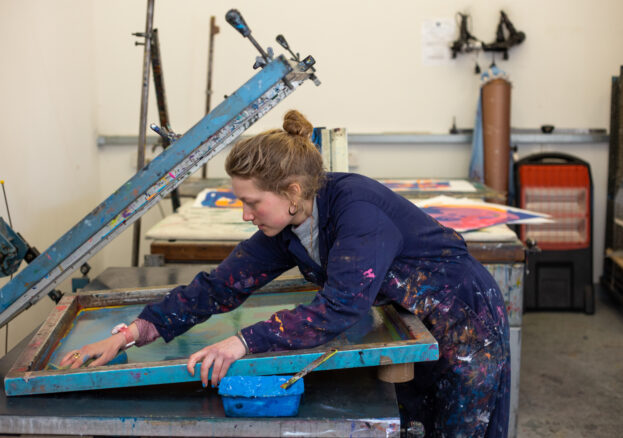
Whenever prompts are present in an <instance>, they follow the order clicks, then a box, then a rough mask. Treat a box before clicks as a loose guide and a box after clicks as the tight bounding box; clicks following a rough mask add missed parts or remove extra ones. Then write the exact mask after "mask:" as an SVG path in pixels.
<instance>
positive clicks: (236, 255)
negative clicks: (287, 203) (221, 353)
mask: <svg viewBox="0 0 623 438" xmlns="http://www.w3.org/2000/svg"><path fill="white" fill-rule="evenodd" d="M292 266H294V261H293V260H292V258H291V256H290V255H289V253H288V252H287V250H286V248H285V246H284V244H283V243H281V241H280V239H279V238H269V237H266V236H265V235H264V233H262V232H259V231H258V232H257V233H255V234H254V235H253V236H252V237H251V238H250V239H249V240H246V241H244V242H242V243H240V244H239V245H238V246H236V248H235V249H234V250H233V251H232V253H231V254H230V255H229V256H228V257H227V258H226V259H225V260H223V262H222V263H221V264H220V265H219V266H218V267H217V268H216V269H214V270H213V271H212V272H211V273H210V274H208V273H206V272H200V273H199V274H197V276H195V278H194V279H193V281H192V282H191V283H190V284H188V285H186V286H178V287H176V288H175V289H173V290H171V291H170V292H169V293H168V294H167V295H166V296H165V297H164V299H163V300H162V301H160V302H158V303H154V304H149V305H147V306H145V308H144V309H143V311H142V312H141V313H140V315H139V316H138V318H141V319H144V320H146V321H149V322H151V323H152V324H154V326H155V327H156V329H157V330H158V333H159V334H160V336H162V337H163V338H164V340H165V341H167V342H169V341H170V340H171V339H173V338H174V337H176V336H178V335H180V334H182V333H184V332H186V331H187V330H189V329H190V328H191V327H193V326H194V325H195V324H199V323H201V322H203V321H205V320H206V319H208V318H209V317H210V316H211V315H214V314H217V313H225V312H229V311H231V310H233V309H235V308H236V307H238V306H239V305H241V304H242V303H243V302H244V301H245V300H246V299H247V298H248V297H249V295H251V293H252V292H253V291H254V290H256V289H259V288H260V287H262V286H263V285H265V284H266V283H268V282H269V281H271V280H272V279H274V278H275V277H277V276H278V275H280V274H281V273H283V272H284V271H286V270H288V269H290V268H291V267H292Z"/></svg>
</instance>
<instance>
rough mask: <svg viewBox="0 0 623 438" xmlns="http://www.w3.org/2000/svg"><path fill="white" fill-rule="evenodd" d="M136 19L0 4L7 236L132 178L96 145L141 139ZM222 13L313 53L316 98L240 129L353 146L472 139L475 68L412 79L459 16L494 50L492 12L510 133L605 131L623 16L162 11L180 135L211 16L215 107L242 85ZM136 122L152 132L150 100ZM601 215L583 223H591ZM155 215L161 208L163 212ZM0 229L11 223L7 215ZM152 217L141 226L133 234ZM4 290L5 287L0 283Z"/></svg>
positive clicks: (293, 100) (467, 8)
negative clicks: (402, 135) (506, 23)
mask: <svg viewBox="0 0 623 438" xmlns="http://www.w3.org/2000/svg"><path fill="white" fill-rule="evenodd" d="M145 6H146V2H145V1H132V2H128V1H126V0H111V1H104V0H100V1H97V0H91V1H85V0H56V1H54V2H48V1H44V0H38V1H37V0H22V1H18V0H0V53H2V54H3V65H2V68H1V69H0V101H1V102H2V105H0V132H1V133H2V140H0V179H4V180H5V181H6V188H7V191H8V197H9V202H10V206H11V214H12V219H13V222H14V225H15V228H16V229H17V230H18V231H20V232H21V233H22V234H23V235H24V236H25V237H26V238H27V239H28V240H29V241H30V242H31V243H32V244H35V245H36V246H37V247H38V248H39V249H40V250H44V249H45V248H47V247H48V246H49V245H50V244H52V243H53V242H54V241H55V240H56V239H57V238H58V237H60V236H61V235H62V234H63V233H64V232H65V231H66V230H67V229H68V228H69V227H70V226H72V225H73V224H75V223H76V222H77V221H78V220H80V219H81V218H82V217H83V216H84V215H85V214H86V213H87V212H88V211H90V209H92V208H93V207H94V206H96V205H97V204H98V203H99V202H101V201H102V200H103V199H104V198H105V197H106V196H108V195H109V194H110V193H111V192H112V191H114V190H115V189H116V188H117V187H118V186H119V185H121V184H122V183H123V182H125V181H126V180H127V179H128V178H129V177H130V176H131V175H132V173H133V172H134V165H135V164H134V163H135V161H136V158H135V154H136V152H135V149H134V147H131V146H127V147H124V146H106V147H99V148H98V147H97V146H96V142H95V138H96V135H136V134H137V132H138V124H139V104H140V94H141V90H140V80H141V68H142V55H143V53H142V47H140V46H139V47H135V46H134V40H135V39H134V38H133V37H131V35H130V34H131V33H132V32H137V31H143V30H144V27H145ZM230 7H236V8H238V9H239V10H240V11H241V12H242V13H243V15H244V17H245V18H246V20H247V22H248V23H249V25H250V26H251V29H252V30H253V35H254V36H255V37H256V39H257V40H258V41H259V42H260V43H261V44H262V45H263V46H267V45H270V46H272V47H273V48H275V49H276V48H277V47H278V46H277V44H276V43H275V42H274V37H275V36H276V35H277V34H279V33H283V34H284V35H285V36H286V38H287V39H288V41H289V42H290V45H291V46H292V47H293V48H294V49H295V50H296V51H300V52H301V54H302V55H307V54H312V55H313V56H314V57H315V58H316V60H317V69H318V76H319V78H320V79H321V80H322V82H323V83H322V85H321V86H320V87H319V88H316V87H314V86H313V85H312V84H311V83H309V84H305V85H304V86H303V87H302V88H301V89H300V90H297V91H296V92H295V93H294V94H293V95H292V96H291V97H289V98H288V99H287V100H286V101H285V102H284V103H282V104H281V105H280V106H279V107H278V108H277V109H276V110H274V111H273V112H272V113H270V114H269V115H267V116H266V117H265V119H263V120H261V121H260V122H259V123H258V124H257V125H256V126H254V127H253V128H252V129H251V132H257V131H259V130H262V129H266V128H268V127H273V126H275V125H279V124H280V119H281V116H282V115H283V113H284V112H285V111H286V110H287V109H290V108H298V109H300V110H301V111H302V112H303V113H304V114H306V115H307V116H308V117H309V118H310V120H311V121H312V122H313V123H314V124H315V125H317V126H329V127H334V126H343V127H346V128H347V130H348V131H349V132H357V133H361V132H372V133H378V132H432V133H443V132H447V130H448V128H449V127H450V125H451V123H452V118H453V116H455V117H456V120H457V124H458V125H459V127H471V125H472V124H473V118H474V111H475V104H476V97H477V93H478V78H477V76H476V75H474V74H473V67H474V57H473V56H471V55H461V56H459V58H457V59H456V60H454V61H452V62H451V63H449V64H448V65H442V66H434V67H431V66H426V65H424V63H423V62H422V52H421V43H422V38H421V28H422V23H423V22H424V20H433V19H444V18H453V17H454V16H455V13H456V12H458V11H462V12H467V13H470V14H471V16H472V28H471V31H472V33H474V34H475V35H476V36H478V37H480V38H482V39H483V40H486V41H492V40H493V39H494V35H495V28H496V26H497V22H498V17H499V10H500V9H504V10H505V11H506V12H507V13H508V15H509V17H510V18H511V20H512V21H513V22H514V24H515V25H516V27H517V28H518V29H519V30H522V31H524V32H525V33H526V34H527V39H526V41H525V42H524V43H523V44H522V45H521V46H518V47H516V48H513V49H512V50H511V52H510V59H509V60H508V61H502V60H499V59H498V60H497V64H498V66H500V67H501V68H503V69H505V70H506V71H507V73H509V75H510V78H511V81H512V83H513V97H512V125H513V126H514V127H522V128H536V127H538V126H540V125H542V124H545V123H550V124H554V125H556V126H558V127H567V128H588V127H598V128H599V127H601V128H607V127H608V126H609V98H610V97H609V95H610V77H611V76H613V75H618V74H619V66H620V65H621V64H622V63H623V59H622V58H623V56H621V53H623V39H621V38H620V35H619V33H620V32H619V28H620V26H619V17H621V16H623V2H620V1H617V0H592V1H589V0H576V1H574V2H572V7H571V4H570V2H569V1H564V0H550V1H547V2H542V1H537V0H525V1H523V2H516V1H514V2H513V1H510V0H507V1H504V0H491V1H488V2H482V1H474V0H470V1H467V0H443V1H438V0H420V1H417V2H416V1H410V0H395V1H389V2H388V1H385V2H381V1H371V0H368V1H361V0H359V1H357V0H342V1H339V2H335V1H329V0H317V1H315V2H303V1H285V0H272V1H264V2H257V1H251V0H239V1H238V2H236V3H235V4H233V3H231V2H229V1H222V0H213V1H209V2H207V1H200V0H193V1H191V0H187V1H179V0H177V1H175V0H157V1H156V7H155V19H154V23H155V27H157V28H158V29H159V33H160V42H161V53H162V61H163V68H164V79H165V84H166V91H167V97H168V107H169V112H170V115H171V122H172V126H173V128H174V129H175V130H177V131H178V132H184V131H186V130H187V129H188V128H190V127H191V126H192V125H193V124H194V123H196V122H197V121H198V120H199V119H200V118H201V117H202V116H203V112H204V106H205V82H206V63H207V44H208V32H209V21H210V16H211V15H215V16H216V17H217V23H218V25H219V26H220V28H221V31H220V33H219V34H218V35H217V36H216V42H215V70H214V78H213V86H214V96H213V99H212V101H213V106H215V105H216V104H218V103H219V102H220V101H221V100H222V96H223V95H224V94H230V93H231V92H232V91H234V90H235V89H236V88H238V87H239V86H240V85H241V84H242V83H243V82H245V81H246V80H248V79H249V78H250V77H251V75H252V74H253V73H254V71H253V70H252V69H251V65H252V63H253V60H254V58H255V56H256V52H255V49H254V48H253V47H252V46H251V44H250V43H249V42H248V41H245V40H244V39H243V38H242V37H241V36H240V35H239V34H238V33H237V32H236V31H234V30H233V29H232V28H231V27H230V26H229V25H228V24H226V23H225V20H224V14H225V12H226V11H227V10H228V9H229V8H230ZM278 51H280V50H278ZM489 63H490V58H489V57H488V56H481V57H480V64H481V66H483V67H485V66H487V65H488V64H489ZM148 120H150V121H157V120H158V116H157V111H156V107H155V98H154V95H153V87H152V91H151V102H150V114H149V117H148ZM534 148H537V149H539V148H542V147H541V146H539V145H536V146H534ZM544 148H551V147H550V146H545V147H544ZM353 150H354V151H355V152H356V154H357V157H356V158H357V161H358V164H359V168H358V170H359V171H360V172H362V173H367V174H370V175H372V176H380V175H383V174H384V175H389V174H394V173H396V171H397V169H399V170H400V172H399V173H400V174H401V175H402V176H410V175H409V174H406V173H405V172H407V171H409V172H410V171H412V172H413V173H412V176H435V175H437V176H458V177H464V176H466V175H467V162H468V157H469V148H468V147H465V146H461V145H424V146H386V147H385V146H384V147H381V146H378V147H372V146H361V145H353ZM561 150H563V151H567V152H570V153H574V152H576V153H577V155H580V156H583V158H587V157H585V156H586V155H588V159H589V162H591V164H594V165H595V166H597V167H598V168H599V169H600V171H599V181H596V184H595V192H596V198H597V197H599V196H601V197H602V199H605V181H604V178H605V169H607V152H606V147H605V145H600V146H598V147H596V148H594V150H589V149H587V148H583V147H575V149H573V148H572V149H568V148H566V147H565V148H562V149H561ZM524 151H527V149H523V148H522V149H521V150H520V152H521V153H524ZM526 153H527V152H526ZM223 158H224V154H222V155H221V156H219V157H217V158H216V159H215V160H212V161H211V163H210V166H209V168H210V170H209V172H210V175H211V176H222V175H223V171H222V160H223ZM403 170H404V172H403ZM424 173H426V174H424ZM599 202H600V203H599V205H598V203H597V201H596V205H595V207H596V210H597V208H598V207H599V208H600V209H601V208H603V203H601V201H599ZM163 209H164V210H165V212H168V211H170V207H169V205H168V204H166V205H164V206H163ZM0 214H1V215H2V216H3V217H5V218H6V215H5V211H4V206H3V205H2V206H1V207H0ZM601 214H603V213H601ZM160 215H161V213H160V211H159V210H157V209H153V211H150V212H149V213H148V214H147V215H146V217H144V225H143V230H145V229H147V228H148V227H149V225H150V224H152V223H154V222H155V221H156V220H157V219H158V218H159V217H160ZM596 222H597V220H596ZM596 233H599V231H598V229H597V227H596ZM130 236H131V231H130V230H128V231H126V232H125V233H124V234H123V235H122V236H120V237H119V238H118V239H117V240H115V241H114V242H113V243H112V244H111V245H109V246H108V247H107V248H105V249H104V250H103V251H102V252H101V253H100V254H98V255H97V256H96V257H94V258H93V259H92V260H91V261H90V264H91V265H92V266H93V268H94V269H93V271H92V274H93V275H97V274H98V273H99V272H101V270H102V269H104V268H105V267H107V266H112V265H116V266H119V265H129V263H130V252H131V245H130ZM596 236H598V234H596ZM143 248H146V245H145V243H143ZM6 281H7V280H6V279H0V286H1V285H3V284H5V283H6ZM64 290H65V291H67V290H68V286H65V287H64ZM50 305H51V303H50V301H49V300H48V299H47V298H45V299H44V300H42V301H41V302H40V304H39V305H38V307H41V308H42V309H41V310H39V309H34V310H29V311H27V312H25V314H24V315H22V317H20V319H21V320H25V321H27V323H24V325H21V323H19V321H16V322H14V323H11V328H10V330H9V334H10V340H9V346H12V345H14V344H15V342H17V340H18V339H20V338H21V337H22V336H24V335H25V334H27V333H28V332H29V331H30V330H31V329H32V328H33V327H34V326H36V325H37V324H38V323H40V322H41V321H42V320H43V318H44V315H45V314H46V313H47V309H48V308H49V307H50ZM3 338H4V336H3V333H2V332H0V339H3ZM2 352H3V348H2V342H1V341H0V354H1V353H2Z"/></svg>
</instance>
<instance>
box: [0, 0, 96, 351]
mask: <svg viewBox="0 0 623 438" xmlns="http://www.w3.org/2000/svg"><path fill="white" fill-rule="evenodd" d="M92 18H93V9H92V4H91V3H89V2H76V1H55V2H43V1H20V2H18V1H5V0H2V1H0V53H2V68H0V102H1V103H2V104H1V105H0V132H1V133H2V134H1V137H0V179H2V180H4V181H5V188H6V191H7V198H8V202H9V206H10V212H11V218H12V220H13V225H14V228H15V230H17V231H18V232H20V233H21V234H22V235H23V236H24V237H25V238H26V240H27V241H28V242H29V243H30V244H31V245H34V246H36V247H37V248H38V249H39V250H40V251H43V250H45V249H46V248H47V247H48V246H49V245H51V244H52V243H54V241H55V240H56V239H58V238H59V237H60V236H61V235H62V234H64V233H65V231H67V230H68V229H69V227H71V226H72V225H73V224H74V223H75V222H76V221H77V219H79V218H80V217H82V216H84V215H85V214H86V213H88V212H89V210H90V209H92V208H93V207H94V206H95V205H96V203H97V201H98V185H99V168H98V162H99V151H98V149H97V146H96V144H95V140H96V129H97V128H96V125H95V121H96V117H95V112H96V108H97V105H96V100H95V97H96V95H95V81H94V72H95V65H94V58H93V56H92V55H93V47H94V44H93V43H94V41H93V34H92V30H91V29H92ZM0 215H2V217H4V218H5V219H7V215H6V209H5V205H4V202H3V200H2V202H0ZM7 281H8V279H7V278H0V286H4V284H5V283H6V282H7ZM62 288H63V290H65V291H67V290H68V286H67V285H63V287H62ZM51 307H52V301H50V300H49V299H48V298H45V299H43V300H41V301H40V302H39V303H38V304H37V305H36V306H35V308H33V309H30V310H28V311H26V312H24V313H23V314H22V315H20V316H19V317H18V318H16V319H15V320H14V321H13V322H12V323H11V324H10V325H9V326H10V328H9V348H10V347H11V346H13V345H15V344H16V343H17V342H18V341H19V340H20V339H21V338H22V337H23V336H24V335H26V334H27V333H29V332H30V331H32V330H33V329H34V328H35V327H37V326H38V325H39V324H40V323H41V322H42V321H43V319H44V317H45V316H46V315H47V314H48V313H49V310H50V308H51ZM0 339H1V340H2V341H1V342H0V354H3V353H4V348H5V346H4V339H5V329H4V328H3V329H2V331H1V332H0Z"/></svg>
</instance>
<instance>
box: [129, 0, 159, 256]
mask: <svg viewBox="0 0 623 438" xmlns="http://www.w3.org/2000/svg"><path fill="white" fill-rule="evenodd" d="M153 26H154V0H147V14H146V18H145V32H144V33H143V34H140V33H138V34H136V36H142V37H144V38H145V43H144V46H145V49H144V51H143V74H142V76H141V84H142V87H141V107H140V108H141V109H140V117H139V123H138V145H137V146H138V151H137V154H136V171H137V172H138V171H139V170H141V169H142V168H143V166H145V145H146V144H147V103H148V100H149V73H150V68H149V63H150V61H151V43H152V39H151V32H152V29H153ZM138 45H140V43H139V44H138ZM140 250H141V219H140V218H138V219H137V220H136V221H135V222H134V227H133V229H132V254H131V263H132V266H138V258H139V253H140Z"/></svg>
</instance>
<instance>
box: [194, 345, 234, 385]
mask: <svg viewBox="0 0 623 438" xmlns="http://www.w3.org/2000/svg"><path fill="white" fill-rule="evenodd" d="M245 352H246V350H245V348H244V345H243V344H242V342H241V341H240V339H238V338H237V337H236V336H230V337H229V338H227V339H224V340H222V341H220V342H217V343H216V344H212V345H208V346H207V347H205V348H202V349H201V350H199V351H197V352H196V353H193V354H191V355H190V357H189V358H188V364H187V365H186V367H187V368H188V372H189V373H190V375H191V376H194V375H195V365H196V364H197V362H202V363H201V383H202V384H203V386H204V388H205V387H206V386H207V385H208V373H209V371H210V367H212V379H211V380H212V386H213V387H216V386H218V384H219V382H220V381H221V379H222V378H223V377H225V375H226V374H227V370H229V367H230V365H231V364H232V363H234V362H235V361H237V360H238V359H240V358H241V357H243V356H244V355H245Z"/></svg>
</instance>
